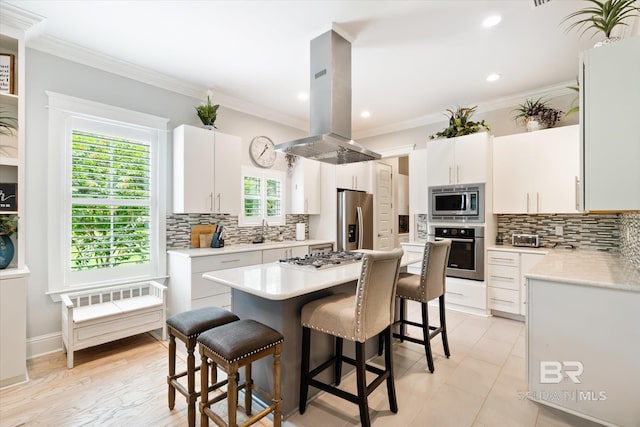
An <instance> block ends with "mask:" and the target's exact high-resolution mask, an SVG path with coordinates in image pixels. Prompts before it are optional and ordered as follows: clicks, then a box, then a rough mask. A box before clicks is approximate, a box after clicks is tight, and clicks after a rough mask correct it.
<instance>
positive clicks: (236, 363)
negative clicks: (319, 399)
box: [198, 320, 284, 427]
mask: <svg viewBox="0 0 640 427" xmlns="http://www.w3.org/2000/svg"><path fill="white" fill-rule="evenodd" d="M283 342H284V337H283V336H282V334H281V333H280V332H278V331H276V330H274V329H271V328H270V327H268V326H266V325H263V324H262V323H260V322H256V321H255V320H239V321H237V322H234V323H230V324H228V325H223V326H220V327H219V328H216V329H212V330H210V331H207V332H205V333H203V334H201V335H200V336H199V337H198V343H199V344H200V356H201V358H202V361H201V365H200V366H202V367H203V369H202V370H201V374H200V380H201V397H200V420H201V426H202V427H206V426H208V425H209V419H212V420H213V421H215V423H216V424H218V425H221V426H226V425H228V426H236V425H237V424H236V421H237V420H236V413H237V410H238V390H240V389H244V390H245V402H244V405H245V412H246V414H247V415H251V402H252V392H253V391H254V390H255V391H256V392H258V393H259V394H261V395H263V396H264V397H265V398H266V399H267V400H270V401H271V405H269V406H268V407H266V408H264V409H263V410H262V411H260V412H258V413H257V414H255V415H253V416H252V417H250V418H249V419H248V420H247V421H245V422H244V423H243V425H251V424H254V423H256V422H257V421H259V420H260V419H262V418H264V417H265V416H267V415H268V414H269V413H270V412H272V411H273V425H274V426H275V427H280V426H281V423H282V415H281V411H282V400H281V399H280V354H281V353H282V345H283ZM269 355H273V395H270V394H268V393H267V392H265V391H263V390H260V389H259V388H258V387H257V386H256V385H255V384H253V381H252V378H251V363H252V362H254V361H256V360H259V359H262V358H263V357H267V356H269ZM212 363H213V364H217V365H218V366H219V367H220V368H221V369H222V370H224V371H225V372H226V373H227V381H226V382H225V383H226V384H227V391H226V392H224V393H222V394H219V395H217V396H215V397H214V398H213V399H211V400H210V399H209V391H212V390H213V389H216V388H218V387H207V384H208V378H207V373H208V369H207V367H208V366H209V365H210V364H212ZM243 366H244V367H245V382H244V384H242V385H240V386H239V385H238V369H239V368H241V367H243ZM220 384H221V385H222V383H220ZM224 399H227V408H228V409H227V414H228V423H225V421H224V420H223V419H222V418H221V417H220V416H219V415H218V414H216V413H214V412H213V411H212V410H211V405H212V404H213V403H216V402H219V401H221V400H224Z"/></svg>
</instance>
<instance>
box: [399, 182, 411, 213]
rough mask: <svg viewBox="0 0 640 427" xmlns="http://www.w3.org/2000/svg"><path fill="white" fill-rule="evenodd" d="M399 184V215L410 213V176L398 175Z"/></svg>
mask: <svg viewBox="0 0 640 427" xmlns="http://www.w3.org/2000/svg"><path fill="white" fill-rule="evenodd" d="M396 178H397V179H396V183H397V184H398V205H397V206H398V215H409V177H408V176H407V175H400V174H398V175H396Z"/></svg>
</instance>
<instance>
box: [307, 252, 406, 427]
mask: <svg viewBox="0 0 640 427" xmlns="http://www.w3.org/2000/svg"><path fill="white" fill-rule="evenodd" d="M402 254H403V251H402V249H394V250H392V251H367V252H365V254H364V256H363V258H362V268H361V270H360V277H359V278H358V284H357V287H356V293H355V295H349V294H335V295H331V296H328V297H325V298H320V299H318V300H315V301H312V302H310V303H308V304H306V305H305V306H304V307H302V313H301V323H302V367H301V372H300V379H301V384H300V408H299V409H300V413H301V414H304V412H305V410H306V406H307V395H308V391H309V386H313V387H316V388H319V389H320V390H323V391H326V392H328V393H331V394H333V395H336V396H338V397H340V398H343V399H346V400H348V401H350V402H352V403H356V404H357V405H358V407H359V409H360V422H361V423H362V425H363V426H365V427H368V426H369V425H370V424H371V422H370V418H369V405H368V396H369V394H370V393H371V392H372V391H373V390H374V389H376V388H377V387H378V386H379V385H380V384H382V383H383V382H384V381H385V380H386V383H387V394H388V396H389V406H390V407H391V412H393V413H397V412H398V404H397V401H396V392H395V384H394V377H393V353H392V351H391V323H392V322H393V319H394V308H395V298H394V297H395V294H396V282H397V280H398V272H399V270H400V259H401V258H402ZM312 329H313V330H316V331H320V332H323V333H325V334H329V335H332V336H334V337H335V352H334V353H335V354H334V356H333V357H331V358H330V359H329V360H327V361H326V362H324V363H322V364H321V365H320V366H318V367H316V368H315V369H313V370H312V371H309V361H310V357H311V355H310V353H311V350H310V347H311V330H312ZM379 334H382V335H383V336H384V339H385V343H386V348H387V351H385V367H384V370H382V369H379V368H377V367H375V366H371V365H368V364H366V360H365V358H366V355H365V342H366V341H367V340H368V339H369V338H372V337H375V336H377V335H379ZM344 339H347V340H349V341H354V342H355V346H356V359H355V360H353V359H351V358H349V357H346V356H344V355H343V354H342V346H343V340H344ZM342 362H346V363H349V364H351V365H354V366H355V367H356V382H357V390H358V391H357V395H355V394H352V393H348V392H346V391H344V390H341V389H339V388H338V387H337V386H338V385H340V377H341V374H342ZM330 367H333V368H334V382H335V386H332V385H329V384H326V383H323V382H320V381H318V380H316V379H314V377H315V376H316V375H318V374H319V373H321V372H322V371H324V370H326V369H327V368H330ZM366 371H369V372H373V373H374V374H376V375H377V377H376V378H375V379H374V380H373V381H372V382H371V383H370V384H369V385H367V379H366Z"/></svg>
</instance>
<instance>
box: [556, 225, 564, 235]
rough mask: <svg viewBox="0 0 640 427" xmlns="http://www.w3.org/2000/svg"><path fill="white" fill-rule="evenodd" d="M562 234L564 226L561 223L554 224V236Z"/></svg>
mask: <svg viewBox="0 0 640 427" xmlns="http://www.w3.org/2000/svg"><path fill="white" fill-rule="evenodd" d="M563 234H564V227H563V226H562V225H556V236H562V235H563Z"/></svg>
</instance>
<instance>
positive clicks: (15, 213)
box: [0, 211, 18, 215]
mask: <svg viewBox="0 0 640 427" xmlns="http://www.w3.org/2000/svg"><path fill="white" fill-rule="evenodd" d="M0 215H18V211H0Z"/></svg>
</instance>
